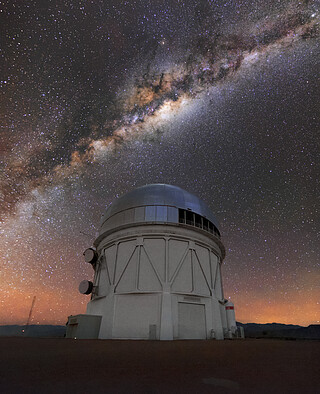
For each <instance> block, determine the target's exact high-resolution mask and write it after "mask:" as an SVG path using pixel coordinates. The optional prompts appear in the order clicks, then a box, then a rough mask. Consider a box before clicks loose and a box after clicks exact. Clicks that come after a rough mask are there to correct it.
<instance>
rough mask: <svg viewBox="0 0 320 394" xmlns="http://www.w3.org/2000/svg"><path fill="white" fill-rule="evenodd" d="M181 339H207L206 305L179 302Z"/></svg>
mask: <svg viewBox="0 0 320 394" xmlns="http://www.w3.org/2000/svg"><path fill="white" fill-rule="evenodd" d="M178 321H179V329H178V332H179V334H178V335H179V339H206V338H207V335H206V315H205V306H204V305H202V304H188V303H184V302H179V303H178Z"/></svg>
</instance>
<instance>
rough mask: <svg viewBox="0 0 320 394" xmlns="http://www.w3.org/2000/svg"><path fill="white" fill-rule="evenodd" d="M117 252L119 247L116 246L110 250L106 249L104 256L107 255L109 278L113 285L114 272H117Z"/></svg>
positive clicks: (112, 246)
mask: <svg viewBox="0 0 320 394" xmlns="http://www.w3.org/2000/svg"><path fill="white" fill-rule="evenodd" d="M116 252H117V246H116V245H115V244H113V245H111V246H109V247H108V248H106V249H105V252H104V255H105V261H106V264H107V267H108V272H109V277H110V281H111V284H113V283H114V273H115V272H114V270H115V265H116Z"/></svg>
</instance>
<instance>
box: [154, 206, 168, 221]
mask: <svg viewBox="0 0 320 394" xmlns="http://www.w3.org/2000/svg"><path fill="white" fill-rule="evenodd" d="M156 220H157V222H166V221H167V207H165V206H158V207H157V219H156Z"/></svg>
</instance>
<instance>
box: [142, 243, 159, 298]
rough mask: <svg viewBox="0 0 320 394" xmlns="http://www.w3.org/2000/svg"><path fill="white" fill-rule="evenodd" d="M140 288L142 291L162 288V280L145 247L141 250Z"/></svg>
mask: <svg viewBox="0 0 320 394" xmlns="http://www.w3.org/2000/svg"><path fill="white" fill-rule="evenodd" d="M138 289H139V290H141V291H160V290H162V286H161V282H160V281H159V279H158V277H157V275H156V273H155V270H154V268H153V267H152V264H151V262H150V260H149V258H148V256H147V254H146V252H145V250H144V248H143V247H142V248H141V250H140V264H139V280H138Z"/></svg>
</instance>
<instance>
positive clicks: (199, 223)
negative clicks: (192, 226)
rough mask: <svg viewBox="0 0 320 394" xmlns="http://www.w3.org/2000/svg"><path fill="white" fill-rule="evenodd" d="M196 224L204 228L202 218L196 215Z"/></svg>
mask: <svg viewBox="0 0 320 394" xmlns="http://www.w3.org/2000/svg"><path fill="white" fill-rule="evenodd" d="M195 223H196V227H200V228H201V227H202V223H201V216H200V215H197V214H195Z"/></svg>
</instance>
